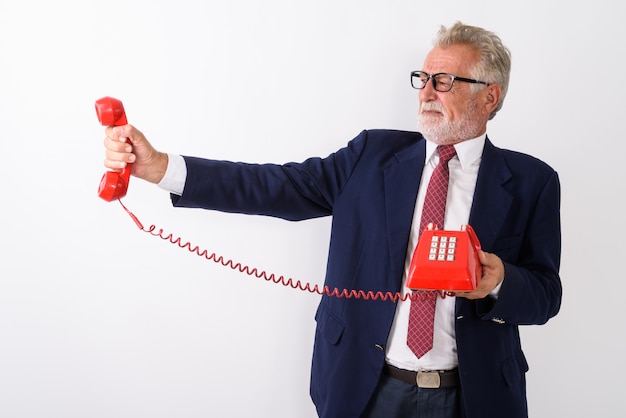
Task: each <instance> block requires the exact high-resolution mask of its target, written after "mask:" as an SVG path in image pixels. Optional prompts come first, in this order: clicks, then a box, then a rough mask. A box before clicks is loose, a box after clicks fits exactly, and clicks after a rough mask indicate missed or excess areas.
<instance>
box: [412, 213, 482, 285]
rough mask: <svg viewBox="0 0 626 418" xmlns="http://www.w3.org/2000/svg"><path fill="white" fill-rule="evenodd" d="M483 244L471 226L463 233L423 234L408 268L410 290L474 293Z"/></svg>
mask: <svg viewBox="0 0 626 418" xmlns="http://www.w3.org/2000/svg"><path fill="white" fill-rule="evenodd" d="M478 251H480V243H479V242H478V238H477V237H476V234H475V233H474V230H473V229H472V227H471V226H469V225H464V226H462V229H461V230H460V231H447V230H438V229H435V228H434V227H433V226H432V225H429V227H428V228H427V229H426V230H424V232H423V233H422V236H421V237H420V239H419V242H418V243H417V248H416V250H415V253H414V254H413V258H412V260H411V266H410V267H409V277H408V279H407V287H408V288H409V289H412V290H416V289H425V290H445V291H449V292H454V291H471V290H475V289H476V286H477V284H478V280H479V279H480V277H481V275H482V265H481V264H480V261H479V260H478Z"/></svg>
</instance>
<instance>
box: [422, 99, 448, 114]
mask: <svg viewBox="0 0 626 418" xmlns="http://www.w3.org/2000/svg"><path fill="white" fill-rule="evenodd" d="M430 111H435V112H441V113H443V114H444V115H445V110H444V108H443V106H442V105H441V103H438V102H424V103H422V106H421V112H420V113H422V112H430Z"/></svg>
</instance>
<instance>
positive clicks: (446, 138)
mask: <svg viewBox="0 0 626 418" xmlns="http://www.w3.org/2000/svg"><path fill="white" fill-rule="evenodd" d="M423 109H428V110H437V111H439V112H441V113H442V115H443V119H442V116H429V115H428V114H424V113H422V110H423ZM476 109H477V106H476V101H475V100H474V99H471V100H470V102H469V103H468V106H467V109H466V110H465V112H464V113H463V115H462V116H461V119H459V120H455V121H449V120H448V115H447V114H446V111H445V109H444V108H443V106H441V104H439V103H437V102H428V103H423V104H422V105H421V106H420V112H419V114H418V118H417V123H418V128H419V131H420V132H421V133H422V135H424V138H426V139H428V140H429V141H431V142H434V143H435V144H438V145H443V144H450V143H455V142H459V141H463V140H466V139H472V138H476V137H477V136H479V135H480V133H481V132H482V129H483V128H482V127H481V126H480V123H479V121H478V119H477V117H476V116H475V115H476Z"/></svg>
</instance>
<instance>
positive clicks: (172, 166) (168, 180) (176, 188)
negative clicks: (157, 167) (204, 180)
mask: <svg viewBox="0 0 626 418" xmlns="http://www.w3.org/2000/svg"><path fill="white" fill-rule="evenodd" d="M186 180H187V165H186V164H185V159H184V158H183V157H182V155H175V154H167V169H166V170H165V175H164V176H163V178H162V179H161V181H160V182H159V183H158V186H159V187H160V188H162V189H163V190H167V191H168V192H170V193H174V194H176V195H178V196H182V194H183V190H185V181H186Z"/></svg>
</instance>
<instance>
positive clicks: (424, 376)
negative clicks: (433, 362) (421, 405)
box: [416, 370, 441, 389]
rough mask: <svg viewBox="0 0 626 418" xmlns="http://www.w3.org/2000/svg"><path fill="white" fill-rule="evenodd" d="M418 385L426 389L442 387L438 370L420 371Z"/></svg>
mask: <svg viewBox="0 0 626 418" xmlns="http://www.w3.org/2000/svg"><path fill="white" fill-rule="evenodd" d="M416 380H417V382H416V383H417V386H419V387H421V388H426V389H438V388H439V387H441V377H440V376H439V372H436V371H423V370H422V371H418V372H417V379H416Z"/></svg>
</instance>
